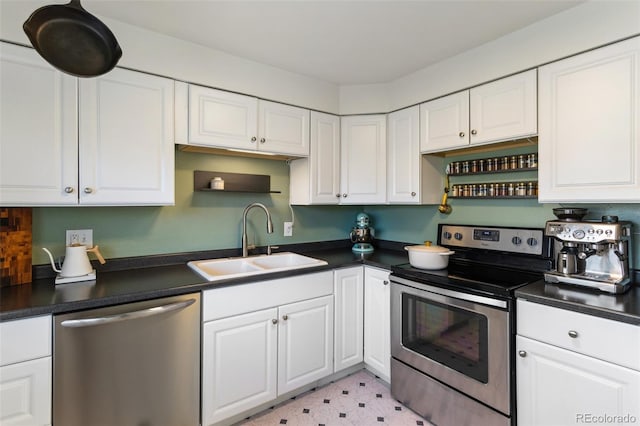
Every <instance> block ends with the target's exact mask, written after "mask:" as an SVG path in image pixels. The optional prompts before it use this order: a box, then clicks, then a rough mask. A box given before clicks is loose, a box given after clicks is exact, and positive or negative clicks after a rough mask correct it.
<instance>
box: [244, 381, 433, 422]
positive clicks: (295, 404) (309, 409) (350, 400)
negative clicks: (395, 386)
mask: <svg viewBox="0 0 640 426" xmlns="http://www.w3.org/2000/svg"><path fill="white" fill-rule="evenodd" d="M429 424H430V423H429V422H427V421H426V420H424V419H423V418H422V417H420V416H418V415H417V414H416V413H414V412H413V411H411V410H409V409H408V408H406V407H405V406H404V405H402V404H400V403H399V402H398V401H396V400H395V399H394V398H393V397H392V396H391V393H390V391H389V388H388V387H387V386H386V385H385V384H384V383H382V382H381V381H380V380H379V379H377V378H376V377H375V376H374V375H373V374H371V373H369V372H368V371H366V370H361V371H358V372H356V373H354V374H352V375H350V376H347V377H345V378H343V379H340V380H338V381H336V382H332V383H330V384H328V385H326V386H323V387H320V388H317V389H315V390H312V391H309V392H306V393H304V394H302V395H300V396H297V397H295V398H292V399H290V400H288V401H285V402H283V403H281V404H279V405H277V406H275V407H273V408H271V409H269V410H266V411H264V412H262V413H258V414H256V415H254V416H252V417H250V418H248V419H246V420H244V421H242V422H240V423H238V425H242V426H270V425H289V426H291V425H294V426H333V425H354V426H373V425H393V426H429Z"/></svg>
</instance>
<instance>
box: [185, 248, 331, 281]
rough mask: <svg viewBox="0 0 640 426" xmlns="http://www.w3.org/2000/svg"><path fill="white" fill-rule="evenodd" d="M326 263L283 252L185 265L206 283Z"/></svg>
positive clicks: (193, 262)
mask: <svg viewBox="0 0 640 426" xmlns="http://www.w3.org/2000/svg"><path fill="white" fill-rule="evenodd" d="M326 264H327V262H325V261H324V260H320V259H314V258H312V257H308V256H303V255H301V254H297V253H291V252H283V253H275V254H272V255H269V256H267V255H261V256H252V257H232V258H224V259H208V260H196V261H191V262H188V263H187V265H189V267H190V268H191V269H193V270H194V271H196V272H197V273H198V274H200V275H201V276H202V277H203V278H206V279H207V280H208V281H218V280H226V279H229V278H241V277H247V276H251V275H259V274H268V273H271V272H278V271H288V270H291V269H302V268H312V267H314V266H321V265H326Z"/></svg>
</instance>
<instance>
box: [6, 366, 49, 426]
mask: <svg viewBox="0 0 640 426" xmlns="http://www.w3.org/2000/svg"><path fill="white" fill-rule="evenodd" d="M0 424H2V425H3V426H45V425H49V424H51V357H45V358H39V359H35V360H31V361H26V362H19V363H16V364H11V365H7V366H4V367H0Z"/></svg>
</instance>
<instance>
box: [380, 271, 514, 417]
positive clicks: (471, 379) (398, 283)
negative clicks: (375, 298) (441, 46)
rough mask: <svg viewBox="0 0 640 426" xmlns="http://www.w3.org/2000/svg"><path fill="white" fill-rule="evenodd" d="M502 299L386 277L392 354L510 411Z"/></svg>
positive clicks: (506, 314) (506, 329)
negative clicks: (389, 295) (389, 293)
mask: <svg viewBox="0 0 640 426" xmlns="http://www.w3.org/2000/svg"><path fill="white" fill-rule="evenodd" d="M510 333H511V330H510V326H509V312H508V305H507V302H506V301H503V300H499V299H493V298H488V297H484V296H477V295H473V294H467V293H460V292H458V291H454V290H449V289H444V288H440V287H434V286H430V285H425V284H422V283H417V282H414V281H409V280H406V279H404V278H399V277H394V276H392V277H391V355H392V356H393V357H394V358H396V359H398V360H400V361H402V362H404V363H405V364H407V365H409V366H411V367H413V368H415V369H417V370H419V371H421V372H422V373H424V374H427V375H429V376H431V377H433V378H435V379H437V380H438V381H440V382H442V383H444V384H446V385H448V386H450V387H452V388H454V389H457V390H458V391H460V392H462V393H464V394H466V395H468V396H471V397H473V398H475V399H477V400H479V401H481V402H484V403H485V404H487V405H489V406H490V407H493V408H494V409H496V410H498V411H501V412H502V413H504V414H506V415H510V411H511V410H510V368H511V366H510V362H509V342H510Z"/></svg>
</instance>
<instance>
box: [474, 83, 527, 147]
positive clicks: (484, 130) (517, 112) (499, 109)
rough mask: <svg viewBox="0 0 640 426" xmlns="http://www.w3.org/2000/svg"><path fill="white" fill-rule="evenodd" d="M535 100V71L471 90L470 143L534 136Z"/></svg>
mask: <svg viewBox="0 0 640 426" xmlns="http://www.w3.org/2000/svg"><path fill="white" fill-rule="evenodd" d="M536 99H537V94H536V70H530V71H527V72H524V73H520V74H516V75H513V76H511V77H506V78H502V79H500V80H496V81H493V82H491V83H487V84H483V85H482V86H478V87H474V88H473V89H471V90H470V91H469V102H470V121H471V124H470V126H469V127H470V131H469V133H470V135H471V136H470V138H471V139H470V143H471V145H475V144H485V143H488V142H500V141H505V140H511V139H518V138H522V137H525V136H532V135H535V134H536V132H537V124H538V122H537V109H536V107H537V103H536Z"/></svg>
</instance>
